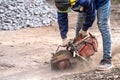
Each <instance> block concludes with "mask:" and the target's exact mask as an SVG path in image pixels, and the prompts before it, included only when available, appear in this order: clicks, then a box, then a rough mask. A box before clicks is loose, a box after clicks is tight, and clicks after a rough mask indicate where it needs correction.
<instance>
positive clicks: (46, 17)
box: [0, 0, 56, 30]
mask: <svg viewBox="0 0 120 80" xmlns="http://www.w3.org/2000/svg"><path fill="white" fill-rule="evenodd" d="M54 21H56V9H54V8H53V7H52V6H50V5H49V4H48V3H47V2H46V0H0V30H15V29H20V28H26V27H41V26H48V25H51V24H52V22H54Z"/></svg>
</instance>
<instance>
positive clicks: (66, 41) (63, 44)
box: [62, 38, 69, 47]
mask: <svg viewBox="0 0 120 80" xmlns="http://www.w3.org/2000/svg"><path fill="white" fill-rule="evenodd" d="M68 43H69V40H68V39H67V38H64V39H62V46H63V47H66V46H67V45H68Z"/></svg>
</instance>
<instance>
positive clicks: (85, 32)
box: [79, 30, 88, 38]
mask: <svg viewBox="0 0 120 80" xmlns="http://www.w3.org/2000/svg"><path fill="white" fill-rule="evenodd" d="M79 35H82V37H83V38H84V37H86V36H87V35H88V33H87V31H83V30H80V32H79Z"/></svg>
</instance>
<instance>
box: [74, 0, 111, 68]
mask: <svg viewBox="0 0 120 80" xmlns="http://www.w3.org/2000/svg"><path fill="white" fill-rule="evenodd" d="M95 5H96V10H97V24H98V28H99V30H100V32H101V35H102V40H103V59H102V60H101V61H100V65H99V66H98V68H97V69H98V70H109V69H111V68H112V67H113V64H112V62H111V59H112V44H111V33H110V5H111V2H110V0H95ZM84 21H85V14H84V13H83V14H80V13H78V20H77V24H76V36H78V35H79V31H80V29H81V28H82V27H84V26H82V24H81V22H84Z"/></svg>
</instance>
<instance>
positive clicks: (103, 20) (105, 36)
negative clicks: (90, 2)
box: [97, 1, 112, 59]
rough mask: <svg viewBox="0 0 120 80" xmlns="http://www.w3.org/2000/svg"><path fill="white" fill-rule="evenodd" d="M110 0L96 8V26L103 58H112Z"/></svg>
mask: <svg viewBox="0 0 120 80" xmlns="http://www.w3.org/2000/svg"><path fill="white" fill-rule="evenodd" d="M110 5H111V3H110V1H109V2H108V3H107V4H105V5H104V6H102V7H100V8H99V9H98V10H97V18H98V27H99V30H100V32H101V35H102V40H103V53H104V54H103V58H104V59H105V58H108V59H111V58H112V45H111V44H112V43H111V33H110Z"/></svg>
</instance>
